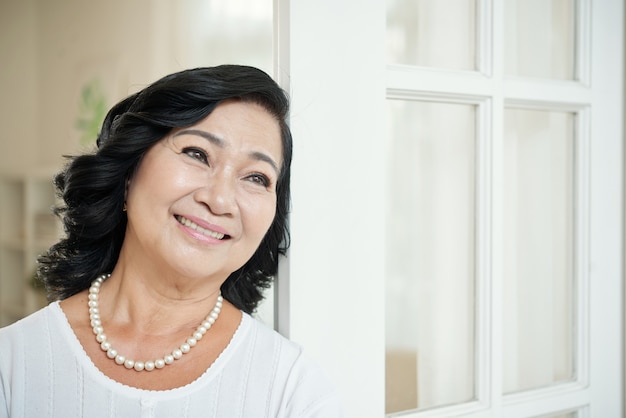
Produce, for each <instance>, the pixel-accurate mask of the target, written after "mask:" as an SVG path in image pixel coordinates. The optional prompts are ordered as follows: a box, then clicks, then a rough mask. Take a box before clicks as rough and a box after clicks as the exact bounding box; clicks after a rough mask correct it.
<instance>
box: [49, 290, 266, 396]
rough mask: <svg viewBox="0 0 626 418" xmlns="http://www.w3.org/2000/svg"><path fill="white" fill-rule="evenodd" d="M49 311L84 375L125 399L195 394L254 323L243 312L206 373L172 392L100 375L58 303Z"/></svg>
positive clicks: (216, 372) (217, 370) (208, 380)
mask: <svg viewBox="0 0 626 418" xmlns="http://www.w3.org/2000/svg"><path fill="white" fill-rule="evenodd" d="M49 308H50V315H51V316H52V317H54V319H55V321H53V322H54V323H56V324H58V326H59V329H60V331H61V333H62V337H63V339H64V341H66V343H67V345H68V347H69V349H70V350H71V352H72V354H73V355H74V356H75V357H76V360H77V362H78V363H79V365H80V366H81V367H82V368H83V370H84V372H85V375H88V376H90V377H91V378H92V379H93V380H94V381H96V382H98V383H100V384H102V385H103V386H105V387H106V388H107V389H109V390H110V391H112V392H114V393H121V394H124V395H126V396H136V397H141V398H142V399H143V398H150V397H152V396H155V395H158V398H159V399H160V400H164V399H168V398H169V399H171V398H178V397H181V396H184V395H186V394H189V393H191V392H195V391H196V390H199V389H201V388H202V387H204V386H205V385H206V384H207V383H208V382H210V381H211V380H213V379H214V378H215V377H216V376H217V375H219V373H220V371H221V370H222V369H223V368H224V365H225V364H226V363H227V362H228V360H229V359H230V358H231V357H232V355H233V353H234V352H235V350H236V349H237V347H239V345H240V344H241V343H242V342H243V340H245V337H246V335H247V334H248V332H249V331H250V328H251V326H252V324H253V323H254V321H253V320H252V318H251V317H250V316H249V315H248V314H246V313H245V312H242V315H241V322H240V323H239V325H238V326H237V329H236V330H235V333H234V334H233V337H232V338H231V340H230V342H229V343H228V345H227V346H226V348H225V349H224V351H222V352H221V353H220V355H219V356H218V357H217V358H216V359H215V361H214V362H213V363H212V364H211V366H209V368H208V369H207V370H205V372H204V373H203V374H202V375H201V376H200V377H198V378H197V379H196V380H194V381H192V382H190V383H188V384H187V385H185V386H180V387H177V388H173V389H167V390H149V389H140V388H136V387H132V386H128V385H125V384H123V383H120V382H118V381H117V380H114V379H112V378H110V377H109V376H107V375H105V374H104V373H102V371H101V370H100V369H98V368H97V367H96V365H95V364H94V363H93V361H92V360H91V358H90V357H89V356H88V355H87V353H86V352H85V349H84V348H83V346H82V344H81V343H80V341H79V340H78V337H77V336H76V334H75V333H74V330H73V329H72V327H71V325H70V323H69V321H68V319H67V316H65V312H63V309H61V306H60V303H59V302H58V301H57V302H53V303H51V304H50V305H49Z"/></svg>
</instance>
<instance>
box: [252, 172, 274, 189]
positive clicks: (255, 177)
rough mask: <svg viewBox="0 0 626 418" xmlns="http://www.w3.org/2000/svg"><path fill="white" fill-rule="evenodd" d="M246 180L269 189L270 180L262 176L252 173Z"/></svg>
mask: <svg viewBox="0 0 626 418" xmlns="http://www.w3.org/2000/svg"><path fill="white" fill-rule="evenodd" d="M248 180H250V181H251V182H253V183H257V184H260V185H261V186H263V187H269V185H270V184H271V182H270V180H269V179H268V178H267V176H265V175H264V174H259V173H254V174H251V175H249V176H248Z"/></svg>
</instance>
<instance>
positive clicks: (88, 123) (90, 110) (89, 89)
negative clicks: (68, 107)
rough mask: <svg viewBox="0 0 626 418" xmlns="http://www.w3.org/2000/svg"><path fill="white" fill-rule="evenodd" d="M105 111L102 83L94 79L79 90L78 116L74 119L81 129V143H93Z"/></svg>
mask: <svg viewBox="0 0 626 418" xmlns="http://www.w3.org/2000/svg"><path fill="white" fill-rule="evenodd" d="M106 112H107V105H106V98H105V96H104V93H103V92H102V85H101V84H100V81H99V80H97V79H94V80H92V81H90V82H89V83H87V84H86V85H85V86H84V87H83V89H82V91H81V100H80V107H79V116H78V120H77V121H76V127H77V128H78V130H80V131H81V136H80V144H81V145H90V144H93V143H95V141H96V138H97V137H98V133H99V132H100V126H101V125H102V121H103V120H104V117H105V116H106Z"/></svg>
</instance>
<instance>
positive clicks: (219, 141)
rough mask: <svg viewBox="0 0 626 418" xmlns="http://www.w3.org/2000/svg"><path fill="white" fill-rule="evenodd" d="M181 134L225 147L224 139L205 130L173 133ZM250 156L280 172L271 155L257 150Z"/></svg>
mask: <svg viewBox="0 0 626 418" xmlns="http://www.w3.org/2000/svg"><path fill="white" fill-rule="evenodd" d="M181 135H197V136H200V137H202V138H204V139H206V140H207V141H209V142H210V143H212V144H214V145H216V146H218V147H220V148H225V147H226V143H225V142H224V140H223V139H222V138H220V137H218V136H216V135H213V134H212V133H210V132H206V131H201V130H198V129H184V130H182V131H179V132H176V133H175V134H174V137H177V136H181ZM249 156H250V157H252V158H253V159H255V160H258V161H264V162H266V163H268V164H269V165H270V166H272V168H273V169H274V171H276V174H280V169H279V168H278V164H276V162H275V161H274V160H273V159H272V157H270V156H269V155H267V154H265V153H262V152H259V151H252V152H251V153H250V154H249Z"/></svg>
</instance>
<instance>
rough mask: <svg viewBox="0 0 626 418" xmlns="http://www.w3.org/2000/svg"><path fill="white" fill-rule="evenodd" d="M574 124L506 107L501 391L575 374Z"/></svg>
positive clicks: (566, 116)
mask: <svg viewBox="0 0 626 418" xmlns="http://www.w3.org/2000/svg"><path fill="white" fill-rule="evenodd" d="M574 122H575V115H574V114H573V113H567V112H553V111H542V110H525V109H513V108H509V109H506V110H505V118H504V127H505V135H504V169H505V172H504V192H503V193H504V199H505V202H504V215H503V216H504V295H503V297H504V303H503V307H504V330H503V333H504V334H503V335H504V341H503V347H504V355H503V358H504V364H503V367H504V392H506V393H510V392H517V391H522V390H528V389H534V388H539V387H543V386H548V385H552V384H555V383H558V382H563V381H569V380H572V379H573V378H574V377H575V370H574V366H573V365H574V356H575V352H574V329H575V322H574V320H575V318H574V314H573V312H574V292H575V288H574V286H575V275H574V260H573V254H574V240H575V231H574V227H573V225H574V153H575V139H574Z"/></svg>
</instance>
